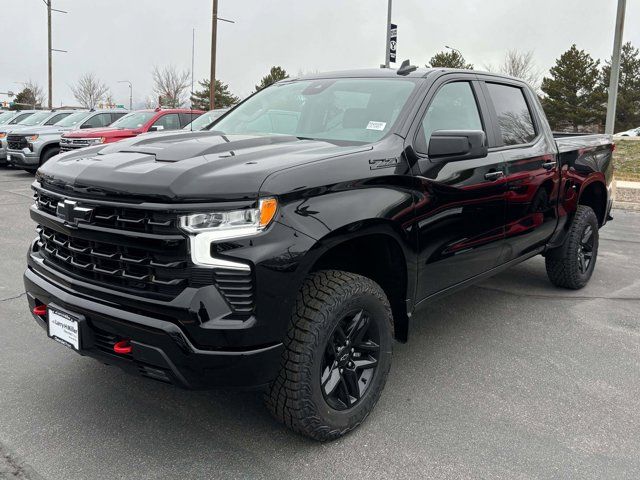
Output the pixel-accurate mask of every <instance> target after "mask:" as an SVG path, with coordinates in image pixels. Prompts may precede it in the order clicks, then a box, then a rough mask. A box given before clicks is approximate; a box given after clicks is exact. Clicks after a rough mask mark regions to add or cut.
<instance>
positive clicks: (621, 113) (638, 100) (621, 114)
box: [601, 42, 640, 132]
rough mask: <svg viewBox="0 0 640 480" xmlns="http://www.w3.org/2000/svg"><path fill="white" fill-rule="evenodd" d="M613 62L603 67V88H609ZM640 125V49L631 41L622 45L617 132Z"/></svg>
mask: <svg viewBox="0 0 640 480" xmlns="http://www.w3.org/2000/svg"><path fill="white" fill-rule="evenodd" d="M610 75H611V62H609V61H607V62H606V65H605V66H604V67H603V68H602V76H601V81H602V88H603V89H606V90H608V89H609V76H610ZM638 126H640V50H638V49H637V48H635V47H634V46H633V45H632V44H631V42H627V43H625V44H624V45H623V46H622V55H621V58H620V77H619V79H618V101H617V102H616V125H615V127H616V132H617V131H622V130H630V129H632V128H635V127H638Z"/></svg>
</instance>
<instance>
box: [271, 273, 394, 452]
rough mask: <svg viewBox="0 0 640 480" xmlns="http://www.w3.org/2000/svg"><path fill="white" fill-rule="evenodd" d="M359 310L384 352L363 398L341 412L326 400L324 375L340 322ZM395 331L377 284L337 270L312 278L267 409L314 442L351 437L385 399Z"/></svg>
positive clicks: (296, 309)
mask: <svg viewBox="0 0 640 480" xmlns="http://www.w3.org/2000/svg"><path fill="white" fill-rule="evenodd" d="M354 310H359V311H360V312H363V311H364V312H366V313H367V315H368V322H373V323H372V325H373V327H370V328H375V329H376V332H377V333H376V334H377V336H378V338H379V347H380V348H379V351H378V359H377V367H376V368H375V370H374V372H373V374H372V375H373V376H372V377H371V378H369V379H367V382H368V385H367V388H366V390H364V393H363V394H362V397H361V398H360V400H358V401H357V403H354V404H353V406H352V407H350V408H347V409H344V410H340V409H336V408H333V406H332V405H331V404H330V402H329V400H328V399H327V397H326V396H325V393H326V391H325V390H324V389H325V386H323V385H321V374H322V372H321V371H322V369H323V368H324V367H323V366H322V365H323V361H325V362H326V360H323V359H326V355H327V353H326V352H327V351H329V349H330V348H333V347H332V346H330V344H329V342H331V341H332V339H333V338H335V335H336V332H337V331H338V330H337V329H338V328H339V327H338V325H339V324H341V323H340V322H341V321H342V320H341V319H343V318H345V315H348V314H349V312H353V311H354ZM392 329H393V317H392V314H391V307H390V305H389V301H388V299H387V297H386V295H385V293H384V291H383V290H382V288H381V287H380V286H379V285H378V284H377V283H375V282H374V281H373V280H371V279H369V278H366V277H363V276H361V275H356V274H354V273H349V272H343V271H337V270H324V271H319V272H315V273H313V274H311V275H310V276H309V277H308V278H307V279H306V280H305V282H304V284H303V285H302V288H301V289H300V291H299V292H298V295H297V298H296V304H295V307H294V311H293V313H292V317H291V321H290V324H289V330H288V333H287V336H286V338H285V341H284V346H285V350H284V352H283V355H282V359H281V364H280V372H279V374H278V376H277V378H276V379H275V380H274V381H273V383H272V384H271V385H270V388H269V390H268V392H267V393H266V395H265V403H266V405H267V408H268V409H269V410H270V412H271V413H272V415H273V416H274V417H275V418H276V419H277V420H279V421H280V422H282V423H284V424H285V425H286V426H288V427H289V428H291V429H292V430H294V431H296V432H298V433H301V434H303V435H305V436H308V437H311V438H313V439H315V440H319V441H327V440H334V439H336V438H339V437H341V436H343V435H345V434H346V433H348V432H350V431H351V430H353V429H354V428H356V427H357V426H358V425H360V424H361V423H362V422H363V421H364V420H365V419H366V417H367V416H368V415H369V413H370V412H371V410H372V409H373V407H374V406H375V404H376V402H377V401H378V399H379V398H380V394H381V392H382V390H383V388H384V385H385V382H386V379H387V376H388V373H389V369H390V367H391V350H392V343H393V336H392ZM345 387H346V385H345Z"/></svg>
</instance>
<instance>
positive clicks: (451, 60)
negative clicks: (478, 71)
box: [426, 50, 473, 70]
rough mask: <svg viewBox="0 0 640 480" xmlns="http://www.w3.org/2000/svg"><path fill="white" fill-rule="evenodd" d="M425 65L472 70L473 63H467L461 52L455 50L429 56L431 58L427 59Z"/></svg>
mask: <svg viewBox="0 0 640 480" xmlns="http://www.w3.org/2000/svg"><path fill="white" fill-rule="evenodd" d="M426 67H427V68H429V67H431V68H436V67H444V68H463V69H466V70H473V65H472V64H470V63H467V61H466V60H465V59H464V57H463V56H462V54H461V53H459V52H458V51H456V50H452V51H450V52H438V53H436V54H435V55H434V56H433V57H431V60H429V63H428V64H427V65H426Z"/></svg>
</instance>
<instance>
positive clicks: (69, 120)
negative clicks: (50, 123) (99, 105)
mask: <svg viewBox="0 0 640 480" xmlns="http://www.w3.org/2000/svg"><path fill="white" fill-rule="evenodd" d="M89 115H91V112H76V113H72V114H71V115H69V116H68V117H65V118H63V119H62V120H60V121H59V122H58V123H56V124H54V125H55V126H56V127H74V126H75V125H77V124H78V123H80V122H81V121H82V120H84V119H85V118H87V117H88V116H89Z"/></svg>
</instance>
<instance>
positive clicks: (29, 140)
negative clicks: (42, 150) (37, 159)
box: [27, 135, 40, 142]
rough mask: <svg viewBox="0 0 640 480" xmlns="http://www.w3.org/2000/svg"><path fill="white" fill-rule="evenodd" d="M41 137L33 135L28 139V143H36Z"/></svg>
mask: <svg viewBox="0 0 640 480" xmlns="http://www.w3.org/2000/svg"><path fill="white" fill-rule="evenodd" d="M39 136H40V135H31V136H30V137H27V141H28V142H35V141H36V140H37V139H38V137H39Z"/></svg>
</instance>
